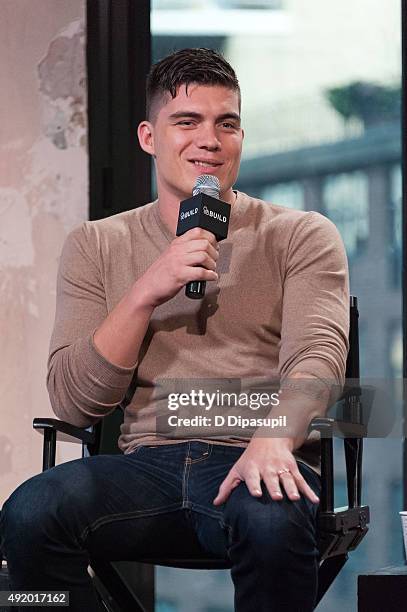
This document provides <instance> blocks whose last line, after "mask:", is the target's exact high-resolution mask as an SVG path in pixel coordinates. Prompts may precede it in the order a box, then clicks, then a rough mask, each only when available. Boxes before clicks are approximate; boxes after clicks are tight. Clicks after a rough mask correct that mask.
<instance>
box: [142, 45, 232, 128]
mask: <svg viewBox="0 0 407 612" xmlns="http://www.w3.org/2000/svg"><path fill="white" fill-rule="evenodd" d="M191 83H199V84H201V85H223V86H224V87H228V88H229V89H234V90H235V91H236V92H237V93H238V97H239V112H240V105H241V94H240V86H239V81H238V80H237V77H236V73H235V71H234V70H233V68H232V66H231V65H230V64H229V63H228V62H227V61H226V60H225V58H224V57H223V55H221V54H220V53H218V52H217V51H214V50H213V49H205V48H197V49H181V50H180V51H175V52H174V53H171V55H167V57H164V58H163V59H162V60H160V61H159V62H157V63H156V64H154V65H153V66H152V67H151V70H150V72H149V74H148V76H147V84H146V116H147V119H149V120H153V119H154V118H155V114H156V109H157V107H158V104H159V103H160V102H165V96H166V94H167V93H169V94H171V96H172V98H175V96H176V95H177V91H178V88H179V87H180V85H185V86H186V91H187V94H188V85H189V84H191Z"/></svg>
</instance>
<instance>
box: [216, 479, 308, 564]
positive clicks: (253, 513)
mask: <svg viewBox="0 0 407 612" xmlns="http://www.w3.org/2000/svg"><path fill="white" fill-rule="evenodd" d="M243 487H245V488H246V489H247V487H246V485H245V483H241V484H240V485H239V486H238V487H237V488H236V489H235V491H233V493H232V494H231V496H230V498H229V500H228V502H227V503H226V506H225V514H224V520H225V523H226V524H227V525H228V526H229V529H230V532H231V540H232V542H231V544H232V546H233V545H237V546H242V547H243V548H244V549H246V550H247V552H249V551H251V552H252V553H253V554H254V555H255V556H256V562H257V563H258V564H261V563H262V562H264V564H265V565H267V566H270V564H272V563H274V562H277V563H278V564H279V566H280V567H281V566H283V565H284V564H287V565H291V564H292V561H293V556H295V557H296V558H297V559H298V558H299V557H315V555H316V554H317V549H316V533H315V513H312V512H310V511H309V509H308V506H307V504H306V503H305V502H304V500H299V501H298V502H293V501H291V500H289V499H288V498H287V497H284V499H283V500H281V501H274V500H272V499H271V497H270V496H269V495H268V493H267V492H266V491H265V490H264V488H263V496H262V497H261V498H257V497H253V496H252V495H250V493H249V492H248V491H247V490H246V491H245V490H244V489H243Z"/></svg>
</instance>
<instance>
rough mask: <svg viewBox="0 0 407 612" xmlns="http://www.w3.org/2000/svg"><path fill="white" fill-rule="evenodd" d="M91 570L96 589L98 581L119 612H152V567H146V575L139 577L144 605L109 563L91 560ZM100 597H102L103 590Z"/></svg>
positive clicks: (118, 571)
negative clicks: (94, 575)
mask: <svg viewBox="0 0 407 612" xmlns="http://www.w3.org/2000/svg"><path fill="white" fill-rule="evenodd" d="M91 568H92V570H93V571H94V573H95V574H96V580H94V582H95V586H96V588H97V586H98V581H100V582H101V583H102V587H103V589H104V590H106V591H107V592H108V594H109V595H110V597H111V598H112V599H113V603H114V604H116V606H118V608H119V610H120V612H154V566H151V567H148V568H147V570H148V571H147V573H148V575H143V576H142V577H141V581H140V582H141V583H140V591H141V592H142V594H143V595H144V597H143V601H144V602H145V604H144V605H143V603H142V602H141V601H140V599H139V597H137V596H136V595H135V593H134V591H133V590H132V589H130V588H129V586H128V584H127V581H126V580H125V578H124V577H123V576H122V575H121V572H120V570H118V569H117V568H116V567H115V566H114V565H113V564H112V563H111V562H109V561H99V560H98V561H96V560H94V559H92V560H91ZM143 574H146V572H143ZM101 595H102V597H103V595H104V593H103V590H102V592H101ZM109 601H110V599H109ZM107 603H109V602H107ZM113 608H114V605H113Z"/></svg>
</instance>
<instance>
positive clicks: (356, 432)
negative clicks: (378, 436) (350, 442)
mask: <svg viewBox="0 0 407 612" xmlns="http://www.w3.org/2000/svg"><path fill="white" fill-rule="evenodd" d="M308 429H309V431H311V430H313V429H315V430H317V431H319V432H320V434H321V437H323V438H331V437H332V436H334V437H337V438H365V437H366V436H367V427H366V425H364V424H362V423H352V422H348V421H342V420H340V419H334V418H332V417H316V418H315V419H313V420H312V421H311V423H310V425H309V428H308Z"/></svg>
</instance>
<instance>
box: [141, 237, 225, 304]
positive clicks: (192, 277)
mask: <svg viewBox="0 0 407 612" xmlns="http://www.w3.org/2000/svg"><path fill="white" fill-rule="evenodd" d="M218 257H219V252H218V246H217V242H216V238H215V236H214V235H213V234H212V233H211V232H208V231H207V230H204V229H201V228H199V227H195V228H193V229H190V230H188V231H187V232H185V234H183V235H182V236H178V237H177V238H174V240H173V241H172V242H171V244H170V245H169V247H168V248H167V249H166V250H165V251H164V252H163V253H162V254H161V255H160V257H159V258H158V259H157V260H156V261H155V262H154V263H153V264H152V265H151V266H150V267H149V268H148V270H147V271H146V272H145V273H144V274H143V276H141V277H140V278H139V279H138V280H137V281H136V283H135V286H134V290H135V292H136V293H137V295H138V297H139V300H141V301H142V303H143V305H144V306H145V307H148V308H155V307H156V306H159V305H160V304H163V303H164V302H167V301H168V300H170V299H171V298H173V297H174V296H175V295H176V294H177V293H178V292H179V291H180V289H182V287H184V286H185V285H186V284H187V283H189V282H190V281H196V280H202V281H214V280H218V275H217V273H216V272H215V269H216V262H217V260H218Z"/></svg>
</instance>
